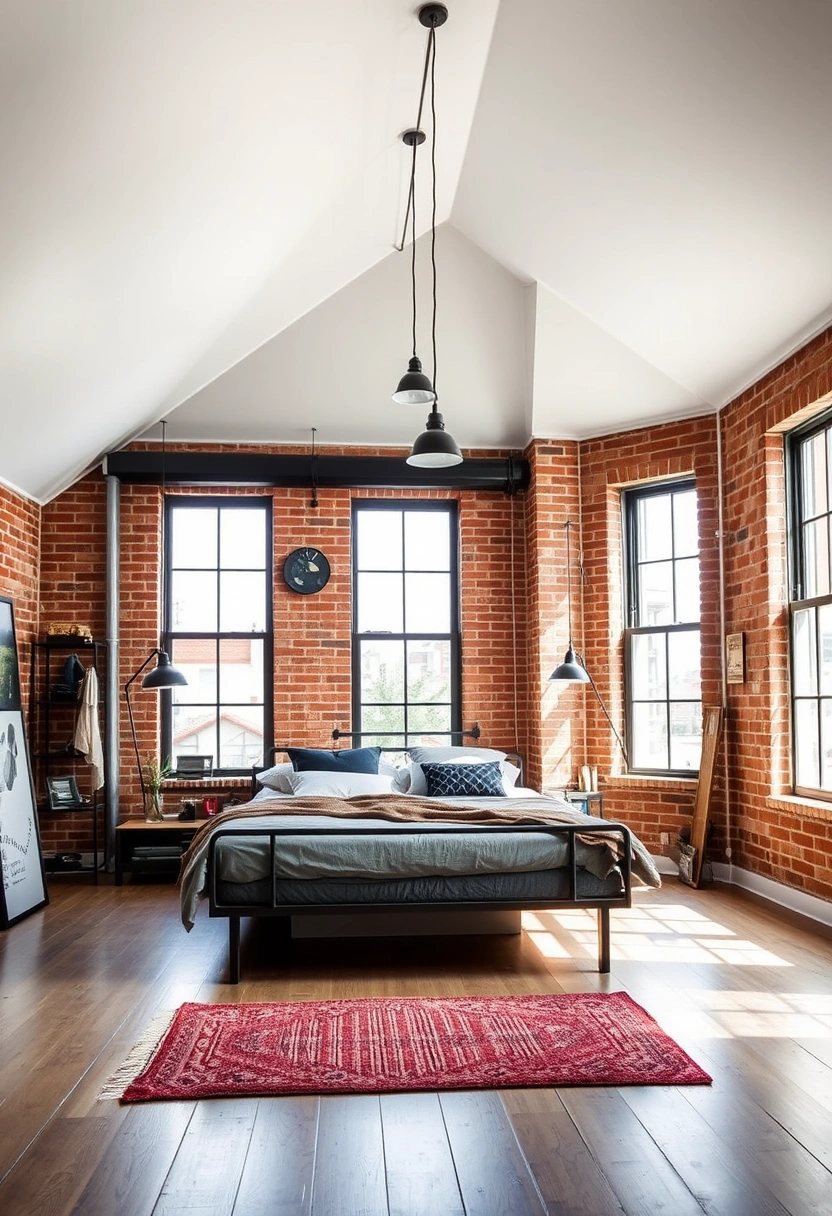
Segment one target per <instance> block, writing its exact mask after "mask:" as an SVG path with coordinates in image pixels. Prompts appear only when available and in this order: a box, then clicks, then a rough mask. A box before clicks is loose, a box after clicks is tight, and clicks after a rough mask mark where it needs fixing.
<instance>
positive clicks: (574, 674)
mask: <svg viewBox="0 0 832 1216" xmlns="http://www.w3.org/2000/svg"><path fill="white" fill-rule="evenodd" d="M564 527H565V528H566V603H567V611H568V613H569V645H568V647H567V650H566V654H565V656H564V660H563V662H562V663H561V664H560V666H559V667H556V668H555V670H554V671H553V672H552V674H551V675H550V676H549V679H550V680H557V681H559V682H561V683H572V684H589V685H590V686H591V688H592V691H593V692H594V693H595V697H596V700H597V701H598V704H599V705H600V706H601V711H602V713H603V715H604V717H605V718H606V719H607V723H608V724H609V728H610V730H611V731H612V733H613V735H614V736H615V741H616V743H617V744H618V746H619V747H620V748H621V755H622V756H623V757H624V764H625V765H627V766H629V763H630V761H629V758H628V756H627V749H626V747H625V746H624V742H623V740H622V738H621V736H620V735H619V733H618V731H617V730H616V729H615V723H614V722H613V720H612V718H611V717H610V715H609V710H608V709H607V707H606V705H605V704H604V702H603V700H602V698H601V694H600V692H599V691H598V686H597V684H596V683H595V681H594V680H593V678H592V676H591V675H590V673H589V672H588V671H587V669H586V664H585V663H584V659H583V655H581V654H579V653H578V652H577V651H576V650H575V648H574V646H573V645H572V561H571V555H570V547H569V533H570V532H571V530H572V521H571V520H569V519H567V521H566V523H565V524H564Z"/></svg>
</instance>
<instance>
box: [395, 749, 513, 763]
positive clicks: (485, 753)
mask: <svg viewBox="0 0 832 1216" xmlns="http://www.w3.org/2000/svg"><path fill="white" fill-rule="evenodd" d="M407 750H408V752H409V753H410V759H411V760H414V761H415V762H416V763H417V764H444V763H445V762H446V761H451V760H452V761H453V762H454V763H455V764H460V763H463V764H465V763H467V762H468V761H471V762H472V763H473V762H474V761H476V762H478V763H479V762H480V761H482V760H505V758H506V753H505V752H498V751H495V750H494V748H493V747H409V748H408V749H407Z"/></svg>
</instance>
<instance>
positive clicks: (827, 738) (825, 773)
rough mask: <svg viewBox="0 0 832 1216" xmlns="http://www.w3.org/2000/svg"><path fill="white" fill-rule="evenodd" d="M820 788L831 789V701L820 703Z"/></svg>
mask: <svg viewBox="0 0 832 1216" xmlns="http://www.w3.org/2000/svg"><path fill="white" fill-rule="evenodd" d="M820 744H821V745H820V788H821V789H823V790H832V701H828V700H823V701H821V703H820Z"/></svg>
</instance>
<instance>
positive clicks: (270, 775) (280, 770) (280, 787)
mask: <svg viewBox="0 0 832 1216" xmlns="http://www.w3.org/2000/svg"><path fill="white" fill-rule="evenodd" d="M294 771H295V770H294V767H293V765H292V764H291V763H288V764H276V765H275V766H274V768H267V769H264V770H263V772H262V773H256V774H255V780H256V781H257V782H258V783H259V784H260V785H264V786H265V787H266V789H267V790H275V791H276V792H277V793H278V794H291V792H292V787H291V785H290V784H289V774H290V773H293V772H294Z"/></svg>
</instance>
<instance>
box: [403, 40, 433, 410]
mask: <svg viewBox="0 0 832 1216" xmlns="http://www.w3.org/2000/svg"><path fill="white" fill-rule="evenodd" d="M425 66H426V67H427V63H426V65H425ZM424 88H425V82H424V79H423V81H422V100H423V99H424ZM421 117H422V102H421V100H420V102H419V115H418V117H417V119H416V121H417V123H418V122H419V121H420V119H421ZM424 142H425V133H424V131H420V130H418V128H413V129H411V130H409V131H404V132H403V133H402V143H404V144H407V146H408V147H409V148H412V149H413V155H412V158H411V162H410V189H409V191H408V195H407V210H406V211H405V216H404V231H403V232H402V243H401V246H398V245H397V246H396V248H397V249H399V250H400V251H401V250H402V249H404V243H405V240H406V236H407V220H408V216H409V217H410V220H411V223H412V235H411V239H410V292H411V300H412V305H413V307H412V313H411V317H412V350H413V353H412V355H411V357H410V362H409V363H408V365H407V371H406V372H405V374H404V375H403V376H402V378H401V380H400V381H399V385H398V388H397V389H396V391H395V393H394V394H393V400H394V401H395V402H396V404H397V405H430V404H431V402H432V401H433V400H434V397H435V393H434V391H433V385H432V384H431V382H430V377H429V376H426V375H425V373H424V372H423V371H422V360H421V359H420V358H419V356H418V355H417V354H416V149H417V147H418V146H419V144H423V143H424Z"/></svg>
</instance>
